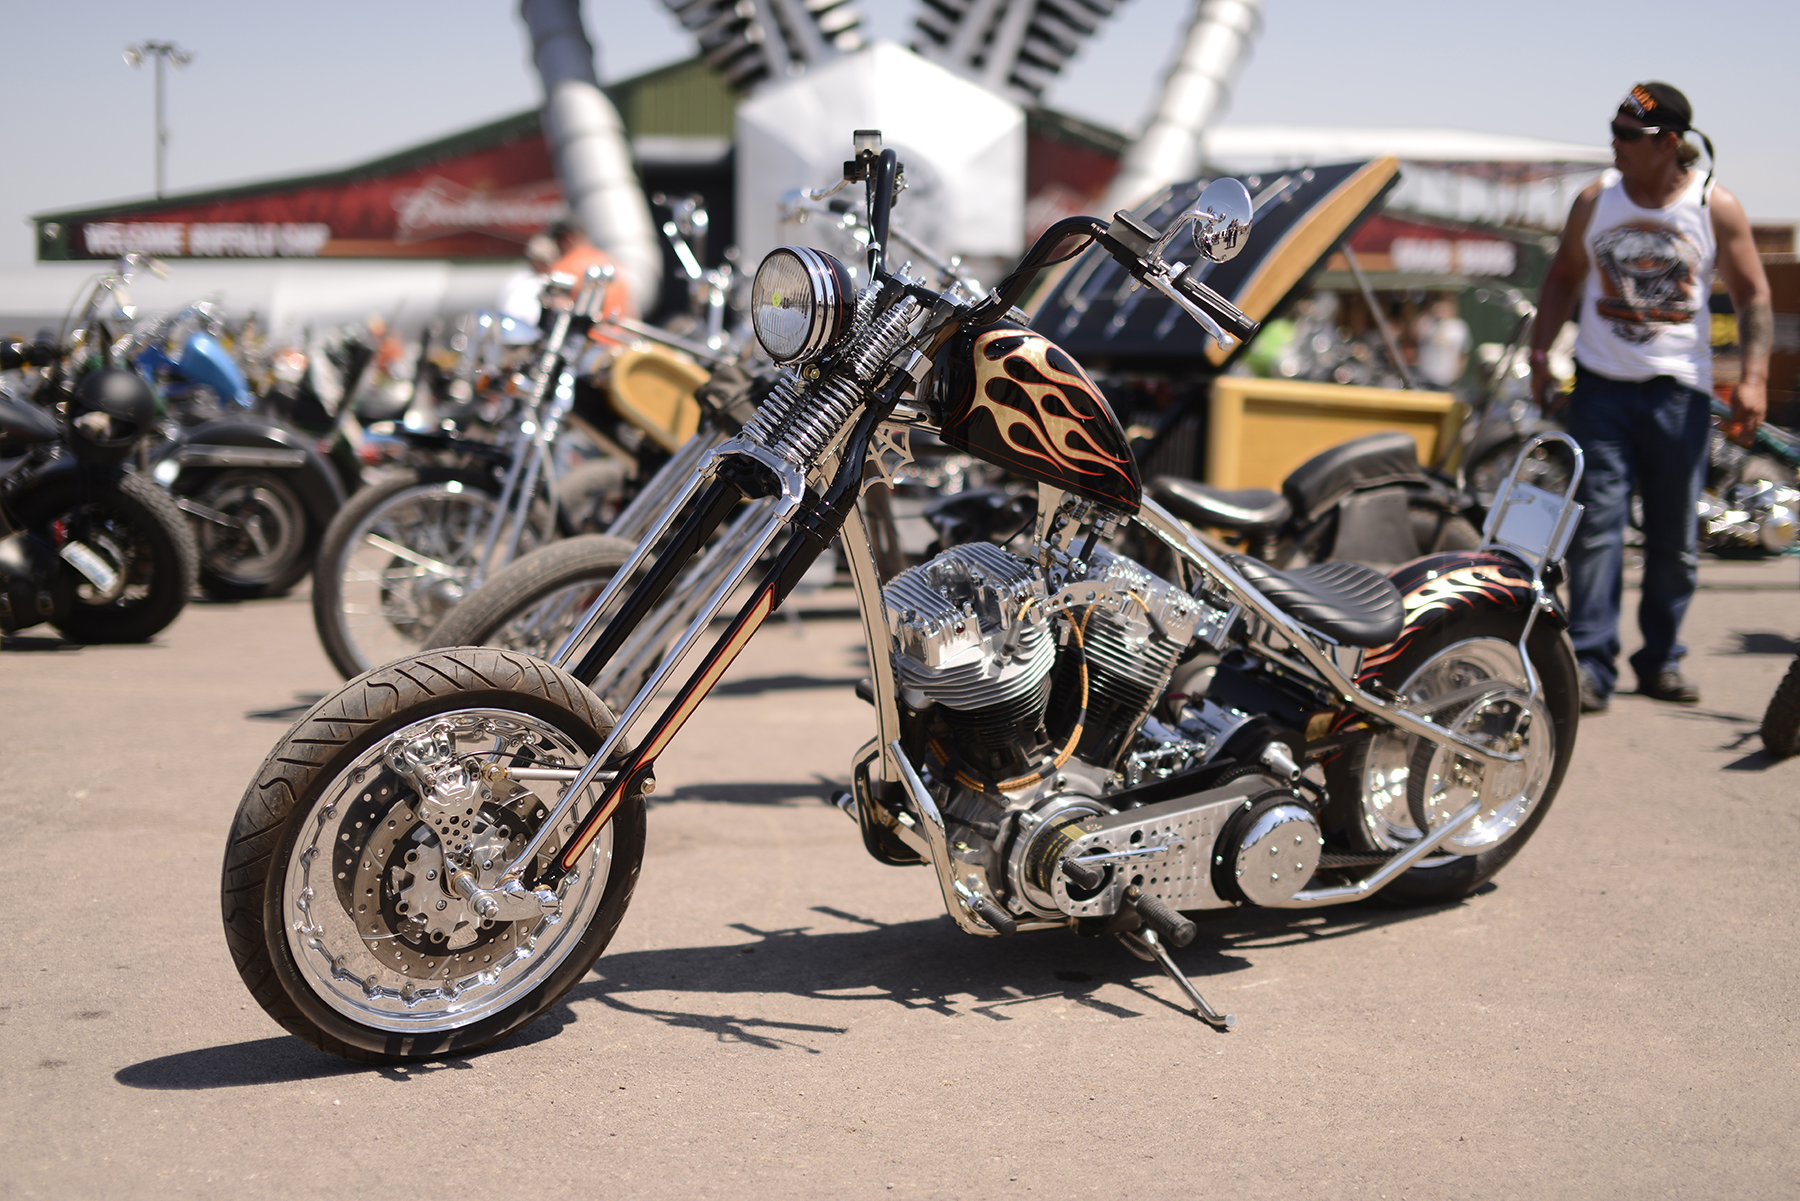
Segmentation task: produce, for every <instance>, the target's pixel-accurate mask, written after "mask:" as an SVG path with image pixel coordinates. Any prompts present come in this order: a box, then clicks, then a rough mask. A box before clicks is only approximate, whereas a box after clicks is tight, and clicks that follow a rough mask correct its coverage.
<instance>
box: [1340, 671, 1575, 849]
mask: <svg viewBox="0 0 1800 1201" xmlns="http://www.w3.org/2000/svg"><path fill="white" fill-rule="evenodd" d="M1528 689H1529V685H1528V683H1527V681H1526V679H1525V673H1524V670H1523V668H1522V666H1521V665H1520V662H1519V649H1518V646H1517V644H1515V643H1511V642H1507V641H1504V640H1503V639H1499V638H1472V639H1468V640H1466V641H1463V642H1457V643H1453V644H1452V645H1450V646H1447V647H1445V648H1444V649H1443V650H1441V651H1439V652H1437V654H1435V655H1433V656H1432V657H1431V658H1429V659H1428V660H1426V661H1425V663H1423V664H1422V665H1421V666H1420V667H1419V668H1418V670H1417V671H1415V672H1413V674H1412V676H1411V677H1409V678H1408V679H1407V681H1406V683H1405V684H1404V685H1402V686H1401V688H1400V692H1401V694H1402V695H1403V696H1405V697H1406V698H1407V699H1408V701H1409V702H1410V703H1411V705H1412V706H1413V707H1414V708H1415V709H1417V710H1418V711H1420V712H1425V713H1430V714H1431V715H1432V716H1433V720H1435V721H1436V722H1438V724H1440V725H1444V726H1446V727H1447V728H1450V729H1453V730H1456V731H1457V732H1458V733H1462V734H1465V735H1469V736H1471V737H1473V738H1475V739H1476V740H1477V741H1479V742H1482V743H1483V744H1485V745H1488V746H1491V747H1494V748H1495V749H1507V750H1516V751H1518V752H1520V753H1521V755H1522V756H1523V758H1522V760H1521V762H1519V763H1515V764H1505V765H1501V766H1497V767H1483V766H1481V765H1479V764H1477V763H1476V762H1475V761H1473V760H1471V759H1468V758H1466V757H1464V756H1460V755H1455V754H1453V753H1452V752H1450V751H1448V750H1446V749H1444V748H1442V747H1438V746H1436V745H1434V744H1432V743H1429V742H1426V741H1425V740H1424V739H1420V738H1411V737H1407V736H1404V735H1401V734H1399V733H1397V732H1388V733H1384V734H1379V735H1376V737H1375V738H1374V739H1373V741H1372V743H1371V745H1370V747H1369V751H1368V754H1367V756H1366V757H1365V759H1364V766H1363V779H1362V785H1363V787H1362V814H1361V818H1362V824H1363V833H1364V836H1365V838H1367V839H1368V841H1369V842H1370V844H1371V845H1373V846H1375V847H1377V848H1380V849H1383V850H1399V849H1401V848H1403V847H1405V846H1407V845H1408V844H1409V843H1412V842H1414V841H1415V840H1417V839H1418V838H1419V832H1420V829H1421V827H1424V828H1428V829H1435V828H1437V827H1438V826H1440V825H1442V823H1443V822H1444V821H1445V820H1447V819H1448V818H1449V816H1450V815H1451V814H1452V813H1455V812H1457V811H1459V810H1461V809H1462V808H1464V807H1465V806H1467V805H1468V804H1469V803H1470V802H1471V801H1474V800H1478V799H1479V800H1481V801H1482V806H1481V809H1480V810H1479V811H1478V812H1477V814H1476V816H1475V819H1474V820H1473V821H1472V822H1471V823H1470V824H1469V825H1468V826H1466V827H1464V829H1463V830H1462V831H1461V832H1459V833H1457V834H1454V835H1452V836H1451V837H1450V838H1448V839H1446V840H1445V842H1444V844H1443V849H1444V850H1445V851H1446V852H1448V853H1450V854H1452V855H1473V854H1479V853H1480V852H1482V851H1485V850H1487V849H1489V848H1490V847H1495V846H1498V845H1499V844H1501V843H1502V842H1505V841H1506V840H1507V839H1508V838H1511V837H1512V836H1513V835H1514V834H1516V833H1518V831H1519V830H1520V829H1521V828H1522V827H1523V826H1524V824H1525V822H1526V821H1527V820H1528V819H1529V818H1530V816H1531V813H1532V811H1533V810H1534V809H1535V808H1536V807H1537V803H1538V801H1539V800H1540V799H1542V797H1543V795H1544V790H1545V788H1546V787H1547V786H1548V784H1549V780H1550V773H1551V770H1552V769H1553V767H1554V765H1555V762H1556V726H1555V722H1554V721H1553V720H1552V718H1551V716H1550V710H1549V707H1548V706H1547V705H1546V704H1545V703H1544V698H1543V697H1542V696H1541V695H1540V696H1538V697H1537V698H1535V699H1533V700H1531V701H1530V702H1529V704H1528V703H1527V702H1526V696H1527V693H1528Z"/></svg>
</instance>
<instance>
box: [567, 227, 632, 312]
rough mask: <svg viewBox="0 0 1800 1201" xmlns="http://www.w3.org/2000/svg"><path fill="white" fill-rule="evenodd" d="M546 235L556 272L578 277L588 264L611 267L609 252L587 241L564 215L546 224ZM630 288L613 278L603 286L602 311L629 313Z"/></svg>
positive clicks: (589, 265)
mask: <svg viewBox="0 0 1800 1201" xmlns="http://www.w3.org/2000/svg"><path fill="white" fill-rule="evenodd" d="M550 237H551V238H552V239H554V240H555V242H556V249H557V253H558V256H559V257H558V258H557V260H556V262H555V263H553V264H552V265H551V267H550V270H551V271H553V272H555V273H557V274H559V275H572V276H574V277H575V278H576V279H580V278H581V276H582V274H583V273H584V272H585V271H587V269H588V268H589V267H611V266H612V265H613V261H612V256H611V255H609V254H607V253H606V252H605V251H604V250H602V249H600V248H599V247H598V246H596V245H594V244H593V243H592V242H590V241H588V236H587V234H586V233H585V232H584V231H583V230H582V228H581V226H580V224H579V223H577V222H576V221H575V220H574V219H572V218H569V217H564V218H563V219H562V220H561V221H558V222H557V223H556V224H555V225H552V226H551V227H550ZM632 299H633V298H632V297H631V295H630V290H629V289H628V288H626V286H625V281H624V280H622V279H614V280H613V282H612V285H611V286H610V287H609V288H607V290H606V305H605V309H604V313H605V315H606V316H608V317H618V316H633V315H635V314H636V313H637V307H636V306H635V305H634V304H633V303H632Z"/></svg>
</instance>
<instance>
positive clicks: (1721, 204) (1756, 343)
mask: <svg viewBox="0 0 1800 1201" xmlns="http://www.w3.org/2000/svg"><path fill="white" fill-rule="evenodd" d="M1708 207H1709V208H1711V209H1712V222H1713V235H1714V237H1715V238H1716V240H1717V241H1718V244H1719V278H1721V279H1722V280H1724V281H1725V290H1726V291H1727V292H1729V293H1730V294H1731V307H1732V308H1733V309H1735V310H1736V311H1737V325H1738V346H1739V347H1740V348H1741V349H1742V350H1743V353H1744V374H1743V378H1742V379H1741V380H1740V381H1739V383H1738V386H1737V388H1736V389H1734V390H1733V392H1732V394H1731V421H1730V422H1729V423H1728V424H1727V426H1726V431H1725V432H1726V433H1727V434H1728V435H1729V436H1730V437H1732V438H1735V439H1736V440H1738V441H1740V442H1748V441H1749V440H1750V438H1751V436H1752V435H1754V434H1755V433H1756V428H1757V427H1758V426H1760V425H1761V424H1762V423H1763V417H1764V416H1765V415H1766V414H1767V413H1768V409H1769V347H1770V346H1771V344H1772V343H1773V342H1774V340H1775V320H1774V317H1773V316H1772V315H1771V311H1770V308H1769V280H1768V277H1767V276H1766V275H1764V274H1763V269H1762V259H1761V258H1760V257H1759V256H1758V255H1757V253H1756V243H1755V241H1754V239H1752V238H1751V236H1750V219H1749V218H1748V217H1746V216H1745V215H1744V206H1743V205H1741V204H1739V203H1738V198H1737V197H1736V196H1733V195H1732V194H1731V193H1730V192H1727V191H1726V190H1725V189H1724V188H1714V189H1713V194H1712V202H1711V204H1710V205H1709V206H1708Z"/></svg>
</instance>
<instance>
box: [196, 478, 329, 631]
mask: <svg viewBox="0 0 1800 1201" xmlns="http://www.w3.org/2000/svg"><path fill="white" fill-rule="evenodd" d="M194 499H195V500H197V501H199V502H200V503H201V504H204V505H206V506H208V507H209V508H212V509H217V510H218V511H219V512H221V513H224V514H225V515H226V516H228V517H233V518H236V519H237V520H238V521H240V522H243V523H245V525H244V528H241V529H235V530H233V529H226V528H223V527H221V526H219V525H217V524H216V523H214V522H211V521H208V520H207V519H206V518H204V517H199V518H195V519H194V527H195V532H196V533H197V534H198V539H197V541H198V542H199V544H200V586H201V587H202V588H204V589H205V590H206V592H207V595H209V596H215V597H218V598H220V599H221V600H255V599H257V598H259V597H265V596H284V595H286V594H287V592H288V591H289V590H291V589H292V588H293V586H294V585H295V584H298V583H299V582H300V581H301V579H302V578H303V577H304V576H305V575H306V573H307V572H309V571H311V570H312V565H313V558H314V556H315V555H317V554H318V551H319V540H320V537H321V535H322V534H323V533H324V531H323V529H322V528H321V527H320V526H319V525H318V523H316V522H315V521H314V520H313V518H312V515H311V514H310V513H308V512H307V509H306V504H305V502H303V501H302V500H301V499H300V494H299V493H298V492H296V491H294V486H293V485H292V484H290V483H289V482H288V481H287V480H286V479H284V478H282V477H281V476H280V475H279V474H277V473H275V472H270V471H254V470H250V471H227V472H224V473H223V474H221V475H219V476H217V477H215V478H214V479H212V480H210V481H209V482H208V483H207V485H206V487H205V488H203V489H202V490H201V491H200V493H199V495H197V496H196V497H195V498H194ZM252 523H254V525H252Z"/></svg>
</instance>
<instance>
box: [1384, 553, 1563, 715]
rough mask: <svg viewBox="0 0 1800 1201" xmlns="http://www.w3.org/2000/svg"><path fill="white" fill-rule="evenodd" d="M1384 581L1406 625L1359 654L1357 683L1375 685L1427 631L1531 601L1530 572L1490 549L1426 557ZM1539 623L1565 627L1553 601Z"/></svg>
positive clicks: (1523, 609) (1519, 609) (1525, 606)
mask: <svg viewBox="0 0 1800 1201" xmlns="http://www.w3.org/2000/svg"><path fill="white" fill-rule="evenodd" d="M1388 578H1389V579H1390V580H1392V581H1393V582H1394V587H1395V588H1397V589H1399V590H1400V599H1401V602H1402V603H1403V604H1404V605H1405V606H1406V624H1405V625H1403V626H1401V627H1400V634H1399V636H1398V637H1396V638H1395V639H1394V640H1393V641H1392V642H1390V643H1388V644H1387V645H1386V646H1383V647H1377V648H1375V649H1374V650H1371V651H1369V653H1368V654H1366V655H1365V656H1363V665H1362V672H1361V673H1360V674H1359V675H1358V676H1357V677H1356V682H1357V683H1358V684H1361V685H1367V684H1371V683H1374V682H1377V681H1379V680H1380V679H1381V675H1382V670H1383V668H1385V667H1386V665H1387V664H1389V663H1391V662H1393V661H1394V660H1395V659H1397V658H1399V657H1400V656H1401V655H1402V654H1404V653H1405V652H1406V648H1407V647H1408V646H1410V645H1411V644H1412V642H1413V641H1414V640H1415V639H1417V638H1419V637H1420V636H1421V635H1423V634H1426V633H1428V632H1429V631H1432V630H1435V629H1438V628H1440V627H1442V626H1444V625H1445V624H1447V623H1449V622H1454V621H1461V620H1464V619H1466V618H1467V617H1468V616H1470V615H1471V614H1474V613H1502V612H1516V613H1527V612H1529V611H1530V609H1531V606H1532V605H1533V604H1534V603H1535V601H1536V591H1535V590H1534V589H1533V588H1532V586H1531V569H1530V568H1528V567H1526V566H1525V565H1524V564H1522V563H1520V562H1519V561H1518V560H1517V559H1514V558H1513V557H1511V556H1510V555H1502V554H1495V553H1493V552H1492V551H1452V552H1449V553H1447V554H1441V555H1427V556H1426V557H1425V558H1423V559H1415V560H1413V561H1412V562H1411V563H1406V564H1403V565H1401V566H1400V567H1397V568H1395V569H1394V570H1393V571H1392V572H1390V573H1389V574H1388ZM1538 620H1539V621H1540V622H1549V623H1550V624H1551V625H1552V626H1553V628H1555V629H1558V630H1563V629H1567V628H1568V624H1569V623H1568V617H1567V614H1565V613H1564V612H1563V609H1562V606H1561V605H1560V604H1559V603H1556V602H1554V601H1553V602H1552V607H1551V608H1550V609H1549V610H1547V611H1545V612H1543V613H1540V614H1539V615H1538Z"/></svg>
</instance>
